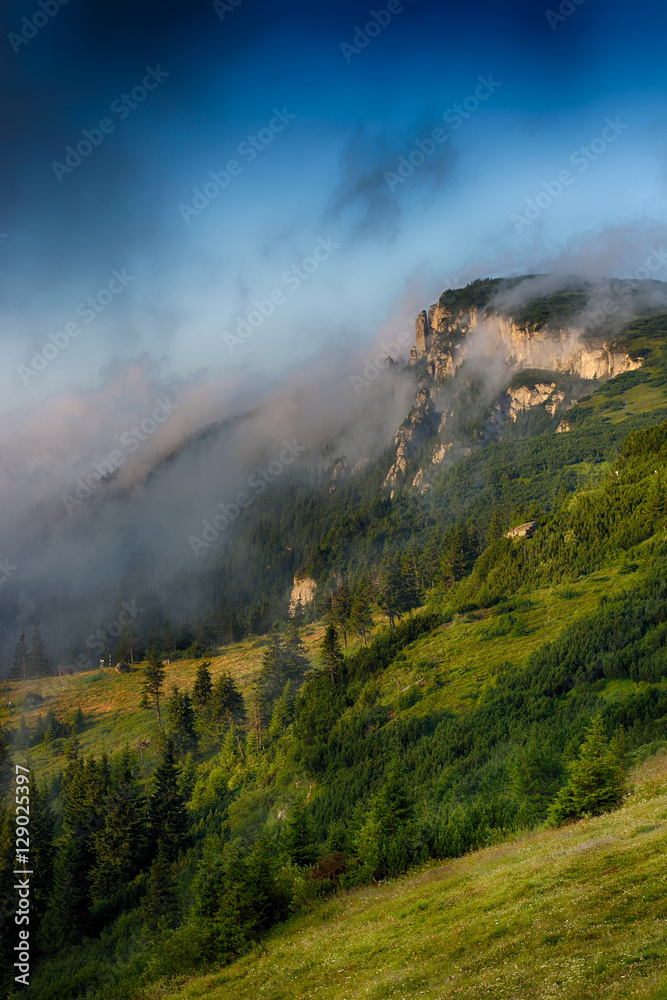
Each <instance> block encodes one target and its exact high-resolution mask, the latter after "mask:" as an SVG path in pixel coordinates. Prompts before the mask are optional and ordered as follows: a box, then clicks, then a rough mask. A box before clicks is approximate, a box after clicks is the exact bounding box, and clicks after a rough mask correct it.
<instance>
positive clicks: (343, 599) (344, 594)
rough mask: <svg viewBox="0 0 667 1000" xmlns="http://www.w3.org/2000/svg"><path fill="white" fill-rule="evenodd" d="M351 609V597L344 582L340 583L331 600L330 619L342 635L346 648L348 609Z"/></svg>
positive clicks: (348, 625)
mask: <svg viewBox="0 0 667 1000" xmlns="http://www.w3.org/2000/svg"><path fill="white" fill-rule="evenodd" d="M351 609H352V598H351V596H350V591H349V590H348V588H347V586H346V584H344V583H342V584H341V585H340V587H339V588H338V590H337V591H336V593H335V594H334V596H333V600H332V602H331V621H332V623H333V624H334V625H335V626H336V628H337V630H338V632H339V634H340V635H342V636H343V645H344V646H345V649H347V632H348V629H349V627H350V624H349V622H350V611H351Z"/></svg>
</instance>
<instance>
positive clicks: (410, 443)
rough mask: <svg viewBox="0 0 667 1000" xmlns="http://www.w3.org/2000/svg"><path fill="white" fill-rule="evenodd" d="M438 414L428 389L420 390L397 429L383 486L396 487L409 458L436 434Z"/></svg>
mask: <svg viewBox="0 0 667 1000" xmlns="http://www.w3.org/2000/svg"><path fill="white" fill-rule="evenodd" d="M438 424H439V414H438V411H437V410H436V408H435V404H434V402H433V400H432V399H431V393H430V392H429V390H428V389H426V388H422V389H420V390H419V391H418V393H417V405H416V406H415V407H413V409H412V410H411V411H410V413H409V414H408V416H407V418H406V419H405V420H404V421H403V423H402V424H401V426H400V427H399V428H398V430H397V432H396V435H395V437H394V445H395V447H396V458H395V459H394V462H393V464H392V466H391V469H390V470H389V472H388V473H387V477H386V479H385V482H384V485H385V486H391V487H392V489H393V487H395V486H396V484H397V483H398V481H399V479H400V478H401V477H402V476H403V475H405V472H406V469H407V467H408V461H409V459H410V457H411V456H412V455H413V454H414V453H415V452H416V451H417V449H418V448H420V447H421V446H422V445H423V444H425V442H426V441H428V440H429V438H431V437H433V435H434V434H437V431H438Z"/></svg>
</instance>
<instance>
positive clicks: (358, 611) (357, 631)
mask: <svg viewBox="0 0 667 1000" xmlns="http://www.w3.org/2000/svg"><path fill="white" fill-rule="evenodd" d="M349 624H350V630H351V631H352V632H353V633H354V635H358V636H360V638H361V639H362V641H363V644H364V646H365V645H366V636H367V635H368V632H369V631H370V629H372V628H373V615H372V614H371V601H370V596H369V592H368V585H367V584H366V583H365V582H363V581H362V582H361V583H359V585H358V586H357V587H356V589H355V591H354V597H353V600H352V607H351V608H350V622H349Z"/></svg>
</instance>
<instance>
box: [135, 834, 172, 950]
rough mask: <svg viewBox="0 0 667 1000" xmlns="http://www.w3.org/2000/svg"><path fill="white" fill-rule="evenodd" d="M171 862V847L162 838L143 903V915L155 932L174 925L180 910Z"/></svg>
mask: <svg viewBox="0 0 667 1000" xmlns="http://www.w3.org/2000/svg"><path fill="white" fill-rule="evenodd" d="M171 864H172V862H171V853H170V849H169V848H168V846H167V845H166V844H165V843H164V841H162V840H161V841H160V842H159V844H158V849H157V856H156V858H155V860H154V862H153V864H152V865H151V870H150V875H149V877H148V886H147V890H146V895H145V897H144V899H143V901H142V904H141V913H142V916H143V918H144V920H145V921H146V924H147V925H148V927H149V928H150V930H151V931H153V932H154V933H155V932H157V931H163V930H166V929H167V928H169V927H172V926H173V924H174V922H175V918H176V915H177V912H178V907H177V902H176V891H175V884H174V875H173V872H172V867H171Z"/></svg>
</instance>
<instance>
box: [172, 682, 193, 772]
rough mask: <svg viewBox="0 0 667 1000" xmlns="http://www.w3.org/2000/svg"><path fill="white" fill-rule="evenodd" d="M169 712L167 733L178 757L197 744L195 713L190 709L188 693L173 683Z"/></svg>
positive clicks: (190, 703)
mask: <svg viewBox="0 0 667 1000" xmlns="http://www.w3.org/2000/svg"><path fill="white" fill-rule="evenodd" d="M167 709H168V713H169V735H170V736H171V739H172V742H173V744H174V749H175V751H176V755H177V756H178V757H183V756H185V754H187V753H189V752H190V751H192V750H194V749H195V748H196V745H197V734H196V733H195V715H194V712H193V710H192V702H191V701H190V695H189V694H188V693H187V692H185V694H183V693H182V692H181V691H180V689H179V687H178V685H177V684H174V686H173V688H172V693H171V697H170V699H169V702H168V705H167Z"/></svg>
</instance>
